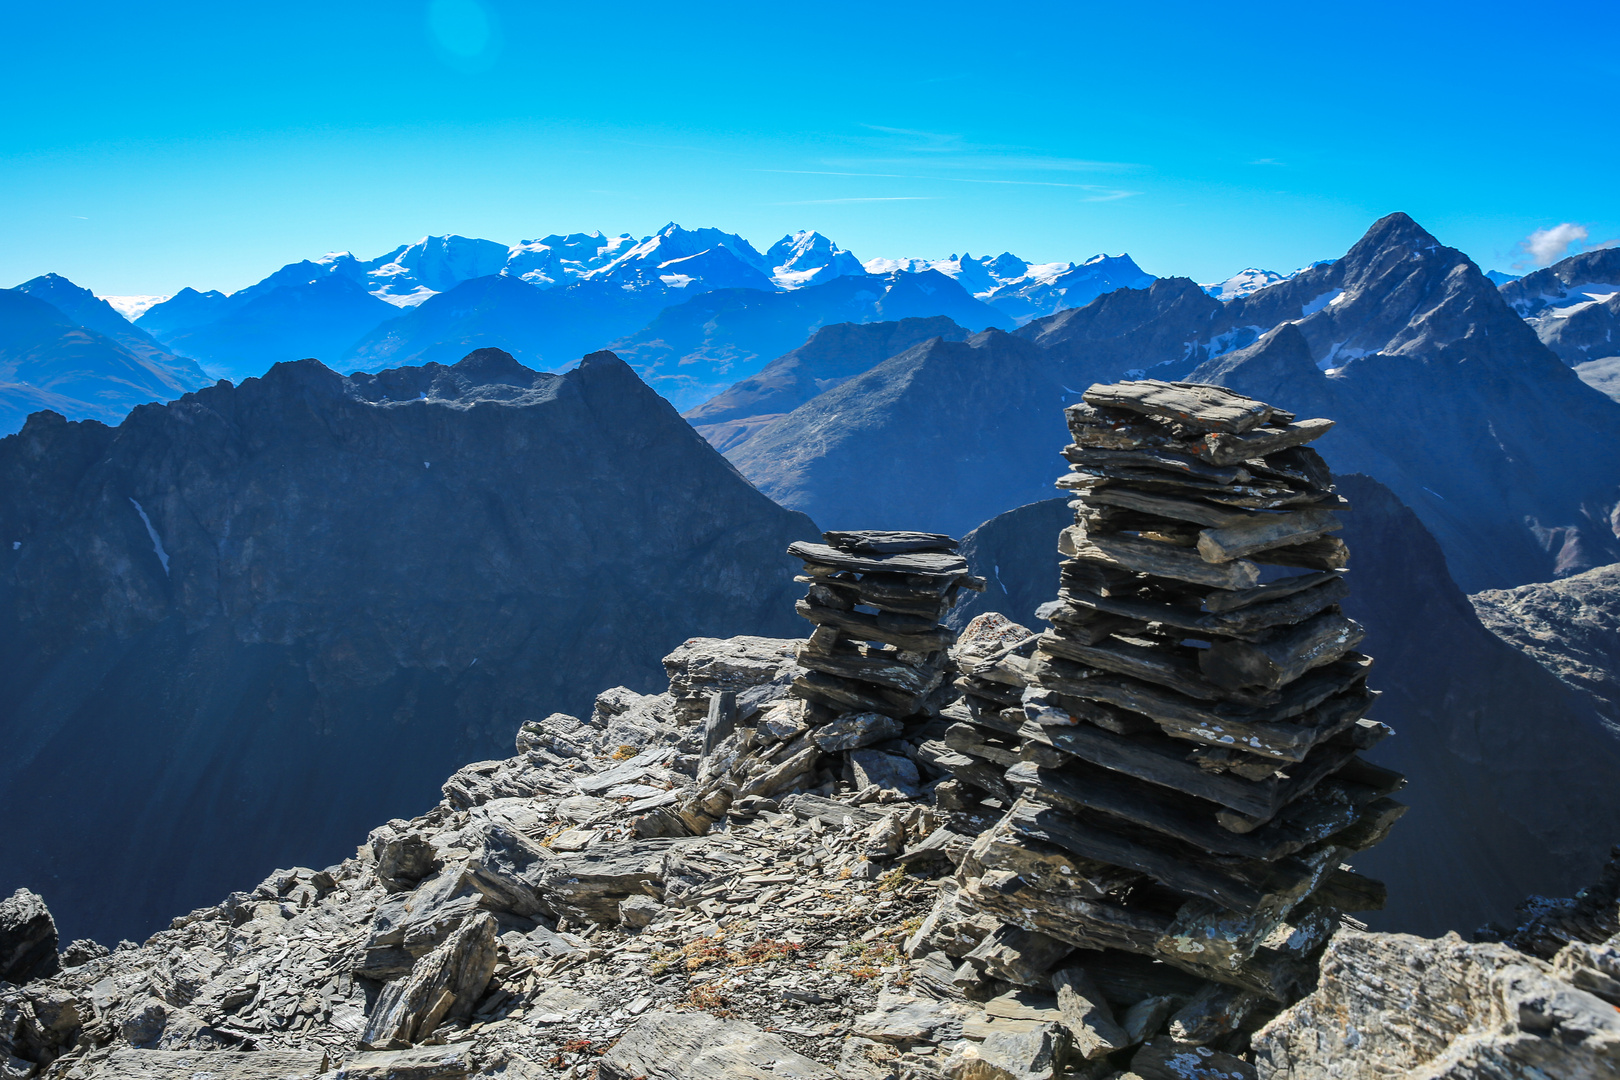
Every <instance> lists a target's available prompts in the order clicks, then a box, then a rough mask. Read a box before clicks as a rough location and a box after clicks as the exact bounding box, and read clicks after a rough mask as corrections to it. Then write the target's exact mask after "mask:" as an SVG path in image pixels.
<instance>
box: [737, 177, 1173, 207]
mask: <svg viewBox="0 0 1620 1080" xmlns="http://www.w3.org/2000/svg"><path fill="white" fill-rule="evenodd" d="M755 171H757V172H768V173H785V174H787V175H790V176H852V177H858V178H862V179H874V180H937V181H939V182H941V183H947V184H1013V185H1017V186H1020V187H1055V188H1069V189H1070V190H1073V191H1083V192H1085V193H1086V196H1085V198H1084V200H1083V201H1085V202H1113V201H1114V200H1115V199H1128V198H1130V197H1131V196H1132V195H1140V194H1142V193H1141V192H1140V191H1126V190H1124V189H1121V188H1111V187H1105V186H1103V185H1101V184H1066V183H1062V182H1061V181H1057V180H1005V179H998V178H994V177H986V176H922V175H919V174H916V173H882V172H844V171H839V170H834V169H758V170H755Z"/></svg>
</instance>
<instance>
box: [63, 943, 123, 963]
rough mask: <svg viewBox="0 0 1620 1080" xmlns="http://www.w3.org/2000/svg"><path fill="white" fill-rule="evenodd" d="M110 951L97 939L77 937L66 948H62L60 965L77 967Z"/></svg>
mask: <svg viewBox="0 0 1620 1080" xmlns="http://www.w3.org/2000/svg"><path fill="white" fill-rule="evenodd" d="M111 951H112V950H111V949H108V948H107V946H105V945H103V944H101V942H99V941H91V940H90V939H89V938H79V939H77V940H75V941H74V942H72V943H71V944H69V945H68V947H67V948H65V949H63V950H62V966H63V967H69V968H74V967H79V966H81V965H83V964H88V963H89V962H90V961H92V960H95V959H98V958H100V957H103V956H106V955H107V954H108V953H109V952H111Z"/></svg>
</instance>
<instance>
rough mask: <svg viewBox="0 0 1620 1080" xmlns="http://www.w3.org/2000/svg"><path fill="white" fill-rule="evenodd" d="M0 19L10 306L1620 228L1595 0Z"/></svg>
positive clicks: (11, 6) (3, 239)
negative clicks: (553, 254) (714, 264)
mask: <svg viewBox="0 0 1620 1080" xmlns="http://www.w3.org/2000/svg"><path fill="white" fill-rule="evenodd" d="M0 3H3V4H4V10H3V14H4V20H5V25H6V33H5V35H4V42H3V44H0V58H3V61H4V62H3V63H0V88H3V90H4V94H5V101H6V108H5V110H4V114H3V118H0V284H3V285H11V284H15V283H16V282H20V281H22V280H24V279H26V278H29V277H32V276H34V275H36V274H40V273H45V272H47V271H55V272H58V273H62V274H65V275H67V276H68V277H70V278H72V279H73V280H75V281H78V282H79V283H80V284H82V285H85V286H87V287H89V288H92V289H94V290H95V291H96V292H99V293H103V294H123V293H170V292H173V291H175V290H176V289H178V288H180V287H181V286H183V285H192V286H196V287H199V288H221V289H225V290H232V289H237V288H241V287H242V286H244V285H247V284H249V283H251V282H252V281H254V280H257V279H258V278H260V277H262V276H264V275H265V274H267V273H269V272H270V271H271V270H273V269H275V268H276V267H277V266H280V265H282V264H284V263H286V262H290V261H294V260H297V259H299V258H304V257H313V256H316V255H319V254H320V253H322V252H325V251H329V250H335V249H348V250H352V251H354V252H355V253H356V254H357V255H360V256H362V257H370V256H373V255H377V254H380V253H382V252H383V251H385V250H387V249H389V248H392V247H394V246H395V245H397V244H399V243H403V242H408V241H410V240H413V239H415V238H416V237H418V236H421V235H424V234H429V233H446V232H456V233H462V234H464V235H469V236H483V237H488V238H491V239H496V240H501V241H503V242H508V243H511V242H515V241H517V240H519V239H526V238H531V237H537V236H541V235H544V234H546V233H550V232H567V231H580V230H588V229H602V230H604V231H608V232H631V233H635V234H638V235H641V234H645V233H648V232H651V231H653V230H654V229H656V228H658V227H659V226H661V225H662V224H664V222H666V221H669V220H674V221H678V222H680V223H682V224H684V225H688V226H705V225H714V226H720V227H722V228H725V229H728V230H731V231H734V232H739V233H741V234H742V235H744V236H746V237H748V238H749V239H750V240H752V241H754V243H755V244H756V246H758V247H760V248H761V249H763V248H764V247H765V245H767V244H769V243H770V242H772V241H773V240H775V239H777V238H778V237H780V236H781V235H782V234H783V233H785V232H788V231H790V230H794V229H799V228H813V229H819V230H820V231H822V232H824V233H826V234H828V235H829V236H831V237H832V238H833V239H834V240H836V241H838V242H839V243H841V244H843V245H844V246H845V247H848V248H850V249H851V250H853V251H854V252H855V253H856V254H857V255H859V256H860V257H861V258H863V259H869V258H873V257H875V256H879V255H882V256H889V257H902V256H926V257H941V256H945V255H950V254H956V253H959V252H961V251H963V250H967V251H971V252H973V253H975V254H977V253H980V252H992V253H993V252H999V251H1001V250H1003V249H1010V250H1012V251H1013V252H1015V253H1017V254H1019V255H1022V256H1024V257H1025V258H1028V259H1032V260H1038V261H1046V260H1056V259H1081V258H1085V257H1087V256H1090V255H1092V254H1095V253H1097V252H1100V251H1107V252H1111V253H1117V252H1120V251H1128V252H1130V253H1131V254H1132V255H1133V256H1134V257H1135V258H1136V259H1137V261H1138V262H1139V263H1140V264H1141V265H1142V267H1143V268H1144V269H1146V270H1148V271H1149V272H1151V273H1155V274H1160V275H1165V274H1187V275H1189V276H1191V277H1194V278H1196V279H1198V280H1211V279H1217V278H1222V277H1225V276H1226V275H1227V274H1229V273H1231V272H1233V271H1235V270H1237V269H1239V268H1241V267H1243V266H1246V265H1257V266H1262V267H1267V268H1272V269H1292V268H1293V267H1295V266H1298V265H1300V264H1303V263H1305V262H1309V261H1311V260H1313V259H1318V258H1324V257H1332V256H1336V255H1338V254H1340V253H1342V252H1343V250H1344V249H1345V248H1346V247H1347V246H1348V245H1349V244H1350V243H1352V242H1354V240H1355V239H1356V237H1357V236H1359V235H1360V234H1361V232H1362V231H1363V230H1364V229H1365V228H1366V226H1367V225H1368V224H1370V223H1371V222H1372V221H1373V220H1374V219H1375V218H1377V217H1378V216H1380V215H1382V214H1384V213H1387V212H1389V211H1391V210H1405V211H1407V212H1408V213H1410V214H1412V215H1413V216H1414V217H1416V218H1417V219H1418V220H1419V221H1420V222H1421V223H1422V224H1424V225H1425V226H1427V227H1428V228H1429V229H1430V231H1432V232H1434V233H1435V234H1436V235H1437V236H1439V237H1440V238H1441V240H1443V241H1444V242H1446V243H1449V244H1452V245H1454V246H1457V247H1460V248H1462V249H1463V250H1465V251H1467V252H1469V253H1470V254H1471V255H1473V256H1474V258H1475V259H1476V260H1477V261H1478V262H1479V263H1481V265H1483V266H1485V267H1486V268H1502V269H1506V268H1508V267H1510V266H1511V265H1512V264H1514V263H1524V262H1527V261H1533V260H1527V258H1526V255H1525V254H1524V252H1523V251H1522V250H1521V249H1520V247H1519V245H1520V243H1521V241H1523V240H1524V238H1526V237H1527V236H1529V235H1530V234H1532V233H1533V232H1534V231H1535V230H1538V229H1552V228H1554V227H1557V226H1560V225H1566V226H1569V228H1568V229H1566V230H1565V231H1564V232H1562V233H1558V234H1555V235H1556V237H1557V239H1558V240H1559V241H1561V240H1562V239H1564V238H1568V237H1574V236H1577V235H1578V234H1579V232H1580V231H1581V230H1584V231H1585V234H1586V241H1585V243H1586V244H1589V245H1590V244H1597V243H1602V242H1605V241H1610V240H1614V239H1616V238H1620V207H1617V206H1616V198H1615V196H1616V192H1617V191H1620V179H1617V178H1620V167H1617V166H1620V138H1617V137H1616V136H1617V134H1620V132H1617V126H1620V119H1617V118H1616V117H1617V116H1620V114H1617V113H1616V112H1615V110H1614V109H1613V107H1612V103H1613V88H1614V86H1615V85H1617V83H1620V48H1617V47H1616V46H1617V45H1620V6H1617V5H1613V4H1594V5H1590V6H1589V7H1586V8H1584V9H1582V10H1580V11H1578V12H1577V11H1576V10H1575V9H1570V8H1560V9H1558V10H1557V11H1556V12H1554V11H1551V10H1549V11H1547V13H1546V14H1545V15H1542V14H1541V13H1540V10H1541V9H1538V8H1536V7H1535V6H1534V5H1526V4H1523V3H1515V4H1511V5H1509V4H1498V3H1477V2H1476V3H1466V4H1464V3H1443V4H1442V3H1429V4H1423V3H1412V2H1410V0H1408V2H1406V3H1399V4H1394V3H1358V4H1317V5H1303V4H1286V5H1284V4H1269V3H1248V4H1243V5H1211V4H1176V3H1160V4H1141V3H1134V4H1131V3H1126V4H1121V3H1117V2H1116V3H1111V4H1106V5H1103V4H1089V3H1064V4H1046V3H1024V4H1008V5H992V4H984V3H978V4H972V5H967V4H956V3H939V2H931V3H927V4H922V3H890V4H886V5H877V4H871V3H861V4H855V3H843V2H833V3H828V2H822V3H815V4H800V5H782V4H765V3H751V4H715V3H708V4H695V5H690V4H689V5H677V4H670V3H667V2H665V3H658V4H640V3H626V4H604V3H600V2H597V3H579V2H575V3H568V4H562V3H535V2H509V0H432V2H431V3H430V2H427V0H393V2H389V3H372V2H346V0H327V2H324V3H305V2H302V0H284V2H280V3H276V4H265V3H246V4H219V3H210V4H206V5H204V4H192V3H167V4H148V5H133V4H129V3H127V2H120V3H95V2H89V3H79V4H72V5H66V4H52V5H46V4H40V3H37V2H36V3H30V4H26V5H24V4H18V3H13V2H10V0H0ZM1577 243H1579V241H1577ZM1559 249H1560V244H1559V243H1543V244H1542V245H1540V254H1541V255H1542V256H1543V257H1546V256H1547V255H1548V254H1550V253H1552V252H1554V251H1556V250H1559ZM1568 250H1574V248H1570V249H1568Z"/></svg>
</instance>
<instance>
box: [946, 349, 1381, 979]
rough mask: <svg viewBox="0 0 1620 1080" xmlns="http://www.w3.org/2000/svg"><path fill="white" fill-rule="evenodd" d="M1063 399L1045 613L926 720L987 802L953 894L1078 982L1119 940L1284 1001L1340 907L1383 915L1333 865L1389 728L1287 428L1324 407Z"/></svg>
mask: <svg viewBox="0 0 1620 1080" xmlns="http://www.w3.org/2000/svg"><path fill="white" fill-rule="evenodd" d="M1066 411H1067V418H1068V421H1069V428H1070V431H1071V433H1072V434H1073V436H1074V443H1073V444H1072V445H1070V446H1068V447H1066V448H1065V450H1064V456H1065V457H1066V458H1067V459H1068V460H1069V462H1070V464H1071V471H1070V473H1069V474H1068V475H1067V476H1065V477H1064V478H1063V479H1062V480H1060V481H1059V486H1060V487H1062V488H1065V489H1067V490H1069V491H1072V492H1073V493H1074V494H1075V496H1076V499H1075V502H1074V503H1073V504H1072V505H1073V507H1074V509H1075V511H1076V514H1075V524H1074V525H1073V526H1072V527H1070V528H1068V529H1066V530H1064V532H1063V533H1062V535H1061V537H1060V539H1059V545H1058V546H1059V550H1060V551H1061V552H1062V553H1063V554H1064V555H1065V556H1067V558H1066V560H1065V561H1064V562H1063V563H1062V566H1061V578H1060V582H1059V592H1058V598H1057V599H1056V600H1054V601H1052V602H1051V603H1048V604H1046V605H1044V606H1043V607H1042V608H1041V609H1040V611H1039V614H1040V616H1041V617H1042V618H1043V619H1044V620H1046V621H1047V622H1049V623H1050V629H1048V630H1046V631H1044V632H1042V633H1041V634H1040V635H1039V636H1038V638H1036V639H1035V641H1034V642H1033V644H1032V646H1026V648H1025V649H1024V650H1022V651H1025V652H1027V653H1028V658H1027V659H1023V658H1022V657H1020V656H1019V652H1020V651H1021V650H1019V649H1017V648H1013V649H1009V650H1007V651H1006V653H1005V655H1002V656H997V657H995V658H994V659H993V660H991V661H990V662H988V663H986V664H983V665H981V666H980V667H978V668H977V669H975V672H974V676H973V677H972V678H970V679H969V681H968V682H967V683H966V684H965V685H964V686H963V689H964V691H965V692H966V696H965V697H964V699H963V700H962V701H961V702H958V703H956V704H954V705H953V706H951V708H950V709H948V710H947V712H946V715H947V717H951V718H955V719H957V720H958V721H959V722H960V725H961V726H962V727H963V728H965V729H969V728H970V729H971V730H972V731H973V732H974V733H975V736H976V737H977V733H987V734H983V735H982V737H977V742H973V741H970V739H969V737H968V733H967V731H959V732H958V733H957V741H956V743H955V744H954V748H956V749H958V750H959V751H960V752H962V753H963V754H964V755H969V754H972V753H973V751H975V750H977V751H978V754H977V760H976V761H975V763H974V768H975V769H976V770H977V771H978V773H979V774H980V775H981V779H980V781H979V785H980V787H981V788H985V789H989V788H991V787H993V786H994V785H993V783H992V782H991V781H990V780H988V779H983V778H982V775H983V773H984V769H983V766H984V765H985V764H986V763H994V764H996V765H998V766H999V768H998V769H997V770H996V771H997V772H998V773H999V780H1000V784H1001V786H1000V789H999V790H1000V794H1001V795H1003V796H1006V797H1008V798H1010V800H1011V805H1010V808H1009V809H1008V811H1007V813H1006V814H1005V816H1004V817H1003V818H1002V819H1001V820H1000V821H999V822H997V823H996V825H995V826H994V827H993V828H992V829H990V830H989V831H987V832H985V833H984V834H983V835H981V836H980V838H979V840H978V841H977V842H976V844H975V845H974V847H973V849H972V851H971V853H970V855H969V857H968V859H967V860H966V861H965V862H964V863H963V868H962V871H961V874H960V880H961V894H960V895H961V899H960V901H959V902H961V903H964V904H966V905H967V906H969V907H971V908H975V909H977V910H979V911H982V912H986V913H989V914H992V915H995V916H996V917H997V918H999V919H1001V920H1002V921H1003V922H1004V923H1010V924H1012V925H1014V926H1016V927H1019V928H1022V929H1024V930H1026V931H1030V932H1036V933H1039V934H1042V935H1046V936H1048V937H1050V938H1055V939H1057V940H1059V941H1062V942H1066V943H1068V944H1070V945H1073V946H1078V947H1079V948H1081V949H1082V950H1086V951H1083V952H1080V953H1076V954H1075V955H1074V956H1072V957H1070V958H1069V959H1068V960H1067V961H1066V962H1065V963H1066V964H1067V966H1068V967H1070V968H1073V967H1079V968H1084V969H1087V970H1094V971H1095V972H1096V973H1097V977H1098V979H1099V981H1102V982H1106V981H1107V978H1108V977H1110V976H1109V972H1111V971H1114V970H1117V969H1121V968H1122V966H1123V967H1126V968H1128V967H1129V966H1130V965H1129V964H1128V963H1125V962H1124V959H1123V958H1124V957H1127V956H1129V955H1133V954H1134V955H1136V956H1140V957H1148V958H1151V959H1153V960H1158V961H1163V962H1165V963H1167V964H1170V965H1172V966H1173V967H1175V968H1178V969H1180V970H1181V971H1184V972H1188V973H1191V974H1194V975H1197V976H1200V977H1202V978H1205V979H1208V980H1212V981H1214V982H1215V983H1218V984H1221V985H1224V986H1227V987H1230V988H1232V990H1233V991H1234V992H1239V993H1248V994H1252V995H1256V996H1257V997H1258V998H1260V999H1266V1000H1269V1001H1271V1002H1274V1003H1288V1002H1291V1001H1293V1000H1296V999H1297V998H1298V997H1299V996H1301V995H1302V994H1304V993H1305V992H1307V991H1308V990H1309V988H1310V985H1311V984H1312V982H1313V980H1314V959H1315V957H1316V955H1317V954H1318V953H1319V951H1320V949H1321V948H1322V946H1323V945H1324V944H1325V942H1326V940H1327V938H1328V936H1329V935H1330V933H1331V932H1332V929H1333V928H1334V927H1335V926H1336V925H1337V924H1338V922H1339V921H1340V918H1341V914H1342V912H1344V911H1353V910H1368V909H1373V908H1377V907H1380V906H1382V903H1383V886H1382V885H1381V884H1380V883H1378V882H1376V881H1372V880H1370V879H1367V878H1364V877H1361V876H1359V875H1357V874H1355V873H1354V872H1353V871H1351V870H1349V869H1348V868H1347V867H1346V866H1345V865H1344V864H1345V861H1346V860H1347V859H1349V858H1350V857H1351V856H1352V855H1353V853H1354V852H1356V851H1360V850H1363V849H1365V848H1367V847H1369V846H1371V845H1372V844H1375V843H1377V842H1378V841H1379V840H1381V839H1382V838H1383V837H1384V835H1385V834H1386V833H1387V832H1388V829H1389V827H1390V826H1391V825H1392V824H1393V823H1394V821H1395V820H1396V819H1397V818H1398V817H1400V815H1401V814H1402V812H1404V810H1405V807H1404V806H1402V805H1401V804H1399V803H1397V802H1395V801H1394V800H1392V799H1391V798H1389V796H1390V795H1391V793H1393V792H1394V791H1396V790H1397V789H1398V788H1399V787H1401V786H1402V784H1403V783H1404V779H1403V778H1402V777H1401V776H1399V775H1398V774H1396V773H1393V772H1391V771H1389V770H1387V769H1384V768H1381V767H1379V766H1377V765H1374V764H1372V763H1370V762H1368V761H1367V760H1365V759H1364V758H1363V757H1362V756H1361V752H1362V751H1364V750H1366V749H1368V748H1369V747H1371V746H1373V745H1374V744H1376V743H1377V742H1378V741H1379V740H1381V739H1383V738H1384V737H1386V736H1388V735H1389V734H1390V731H1389V729H1388V728H1387V727H1385V726H1384V725H1382V724H1379V723H1377V722H1376V721H1373V720H1370V719H1368V718H1367V717H1366V715H1365V714H1366V713H1367V711H1368V709H1369V708H1370V707H1371V706H1372V704H1373V702H1374V701H1375V700H1376V697H1377V693H1376V692H1375V691H1372V690H1369V689H1368V688H1367V676H1368V672H1369V671H1370V669H1371V667H1372V660H1371V659H1370V658H1369V657H1367V656H1364V655H1362V654H1361V653H1359V652H1357V651H1356V646H1357V645H1358V644H1359V643H1360V641H1361V639H1362V637H1363V631H1362V628H1361V627H1360V626H1359V625H1358V624H1356V623H1355V621H1354V620H1351V619H1349V618H1347V617H1346V616H1345V615H1344V613H1343V612H1342V611H1341V610H1340V608H1339V601H1340V600H1342V599H1343V598H1344V597H1345V595H1346V594H1347V592H1348V588H1347V584H1346V581H1345V570H1344V567H1345V565H1346V563H1347V561H1348V557H1349V552H1348V550H1347V549H1346V547H1345V545H1344V543H1343V542H1342V541H1341V540H1339V539H1338V538H1336V537H1335V536H1333V533H1334V532H1335V531H1337V530H1338V529H1339V528H1340V527H1341V523H1340V521H1339V518H1338V516H1337V515H1338V514H1339V513H1340V512H1342V511H1344V510H1347V509H1349V507H1348V506H1347V504H1346V502H1345V500H1344V499H1343V498H1341V497H1340V496H1339V495H1338V494H1337V493H1336V492H1335V491H1334V488H1333V477H1332V474H1331V473H1330V471H1329V470H1328V467H1327V465H1326V463H1325V462H1324V461H1323V460H1322V458H1321V456H1320V455H1318V454H1317V453H1316V452H1315V451H1314V450H1312V449H1311V448H1310V447H1309V446H1308V445H1307V444H1308V443H1309V442H1310V441H1312V440H1314V439H1315V438H1317V437H1319V436H1320V435H1322V434H1323V433H1325V432H1326V431H1327V430H1328V429H1330V428H1331V427H1332V423H1331V422H1330V421H1328V420H1303V421H1301V420H1298V419H1297V418H1296V417H1295V416H1294V415H1293V414H1291V413H1289V412H1287V411H1286V410H1283V409H1280V408H1277V407H1276V406H1273V405H1269V404H1267V403H1265V402H1260V401H1256V400H1254V399H1252V398H1247V397H1244V396H1242V395H1240V394H1236V393H1233V392H1232V391H1230V390H1226V389H1224V388H1221V387H1213V386H1202V385H1196V384H1188V383H1162V382H1157V381H1152V380H1145V381H1140V382H1125V383H1116V384H1112V385H1098V386H1093V387H1092V388H1091V389H1090V390H1088V391H1087V392H1086V393H1085V395H1084V396H1083V400H1082V401H1081V402H1080V403H1079V404H1076V405H1073V406H1071V407H1069V409H1068V410H1066ZM966 667H967V665H964V669H965V670H966ZM1015 670H1016V671H1019V672H1021V673H1022V674H1023V675H1024V676H1025V679H1024V686H1023V688H1022V692H1021V693H1020V694H1019V695H1018V696H1017V704H1016V706H1014V705H1013V704H1012V700H1013V694H1012V691H1013V690H1015V689H1017V687H1015V686H1014V685H1013V684H1014V681H1015V680H1013V679H1012V678H1011V677H1010V674H1011V672H1012V671H1015ZM973 678H977V680H978V682H974V681H973ZM968 771H969V770H968V769H966V768H964V772H963V774H962V775H964V776H965V775H966V774H967V773H968Z"/></svg>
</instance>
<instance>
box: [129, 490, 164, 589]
mask: <svg viewBox="0 0 1620 1080" xmlns="http://www.w3.org/2000/svg"><path fill="white" fill-rule="evenodd" d="M129 501H130V505H132V506H134V507H135V512H136V513H137V514H139V515H141V524H142V525H145V526H146V535H147V536H150V537H151V538H152V550H153V551H154V552H156V554H157V557H158V562H160V563H162V564H163V576H164V577H168V576H169V553H168V552H167V551H164V550H163V541H162V540H160V539H159V538H158V534H157V530H156V529H154V528H152V519H151V518H149V517H147V516H146V511H145V510H144V509H142V507H141V504H140V503H138V502H136V501H135V497H134V496H133V495H131V496H130V498H129Z"/></svg>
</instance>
